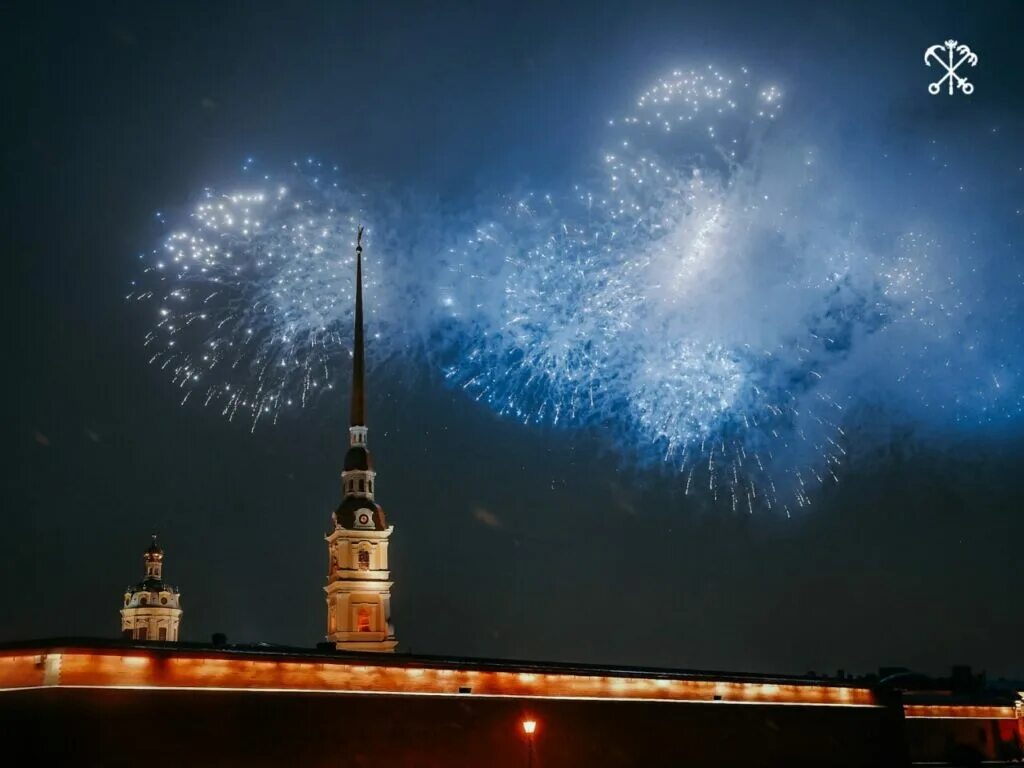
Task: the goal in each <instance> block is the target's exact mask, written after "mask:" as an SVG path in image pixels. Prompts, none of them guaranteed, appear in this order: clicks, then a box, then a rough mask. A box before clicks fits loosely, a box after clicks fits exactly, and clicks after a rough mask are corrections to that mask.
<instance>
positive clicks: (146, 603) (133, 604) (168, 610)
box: [121, 534, 181, 642]
mask: <svg viewBox="0 0 1024 768" xmlns="http://www.w3.org/2000/svg"><path fill="white" fill-rule="evenodd" d="M142 559H143V561H144V562H145V564H146V577H145V578H144V579H143V580H142V581H140V582H139V583H138V584H136V585H135V586H133V587H128V589H126V590H125V593H124V602H123V603H122V607H121V636H122V637H124V638H125V639H127V640H165V641H167V642H177V640H178V629H179V627H180V626H181V595H180V594H179V593H178V590H177V588H176V587H172V586H171V585H170V584H167V583H165V582H164V551H163V550H162V549H160V546H159V545H158V544H157V543H156V535H155V534H154V536H153V541H152V542H151V543H150V545H149V547H147V548H146V551H145V552H144V553H143V555H142Z"/></svg>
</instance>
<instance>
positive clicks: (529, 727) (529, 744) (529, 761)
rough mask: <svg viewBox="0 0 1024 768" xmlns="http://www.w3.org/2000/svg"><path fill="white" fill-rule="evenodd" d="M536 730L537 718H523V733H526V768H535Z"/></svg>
mask: <svg viewBox="0 0 1024 768" xmlns="http://www.w3.org/2000/svg"><path fill="white" fill-rule="evenodd" d="M536 731H537V721H536V720H523V733H525V734H526V768H533V734H534V733H536Z"/></svg>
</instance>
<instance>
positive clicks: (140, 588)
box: [128, 579, 178, 595]
mask: <svg viewBox="0 0 1024 768" xmlns="http://www.w3.org/2000/svg"><path fill="white" fill-rule="evenodd" d="M177 591H178V590H176V589H175V588H174V587H172V586H171V585H170V584H166V583H164V582H163V581H161V580H160V579H146V580H145V581H140V582H139V583H138V584H135V585H134V586H131V587H128V593H129V594H131V595H134V594H135V593H136V592H170V593H172V594H174V593H176V592H177Z"/></svg>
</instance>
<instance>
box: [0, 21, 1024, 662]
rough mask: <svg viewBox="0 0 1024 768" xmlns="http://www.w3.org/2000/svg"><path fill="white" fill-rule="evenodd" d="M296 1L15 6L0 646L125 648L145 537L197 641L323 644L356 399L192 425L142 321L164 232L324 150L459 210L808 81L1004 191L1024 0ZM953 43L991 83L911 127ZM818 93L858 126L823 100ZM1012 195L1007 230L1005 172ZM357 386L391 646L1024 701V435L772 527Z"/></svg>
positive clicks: (188, 635) (8, 129)
mask: <svg viewBox="0 0 1024 768" xmlns="http://www.w3.org/2000/svg"><path fill="white" fill-rule="evenodd" d="M276 5H277V4H270V3H242V2H237V3H230V2H218V3H209V4H206V3H182V2H173V3H172V2H155V3H124V4H116V3H108V4H103V5H102V6H101V5H99V4H97V5H96V6H94V8H93V9H92V10H88V9H86V8H85V6H84V4H83V6H82V7H77V5H76V6H72V4H66V5H62V4H50V3H45V2H37V3H25V4H18V3H2V4H0V27H2V28H3V32H2V33H0V34H2V36H3V45H2V48H3V53H2V54H0V55H2V56H3V57H4V65H3V78H4V88H3V92H4V102H5V108H4V110H3V118H2V120H3V128H2V130H3V135H4V139H3V143H2V151H3V159H4V163H3V166H4V172H3V181H2V183H3V185H4V192H3V202H4V206H3V208H4V226H3V229H2V254H3V258H4V263H5V265H6V271H5V279H4V281H3V300H2V305H0V306H2V310H0V311H2V313H3V326H2V327H3V328H4V329H5V330H6V352H5V354H4V357H3V359H4V366H3V367H4V375H3V377H2V379H0V381H2V386H3V397H2V401H0V402H2V404H3V408H4V410H5V414H4V418H3V424H4V430H5V448H6V452H5V453H6V456H7V458H6V460H5V461H4V463H3V496H2V500H3V511H2V515H3V520H2V528H0V530H2V534H0V615H2V616H3V620H2V622H0V639H3V640H6V639H17V638H26V637H41V636H52V635H98V636H116V635H117V634H118V629H119V623H118V622H119V618H118V613H117V611H118V608H119V606H120V597H121V593H122V590H123V588H124V587H125V586H126V585H127V584H128V583H130V582H133V581H135V580H137V579H138V578H139V577H140V576H141V552H142V549H143V548H144V546H145V545H146V542H147V540H148V535H149V533H150V532H151V531H153V530H158V531H159V532H160V534H161V540H162V542H163V544H164V546H165V548H166V550H167V576H168V577H169V579H170V580H171V581H172V582H173V583H176V584H178V585H180V587H181V589H182V591H183V605H184V607H185V616H184V623H183V630H184V631H183V639H188V640H196V641H200V640H206V639H208V638H209V635H210V634H211V633H212V632H216V631H223V632H226V633H227V634H228V636H229V638H231V639H232V640H237V641H257V640H260V641H266V642H277V643H288V644H295V645H313V644H314V643H316V642H318V641H320V640H321V639H322V635H323V630H324V623H325V607H324V600H323V593H322V589H321V588H322V585H323V583H324V573H325V547H324V544H323V540H322V535H323V532H324V530H325V528H326V525H327V522H328V518H329V514H330V511H331V509H332V508H333V506H334V504H336V502H337V499H338V495H339V483H338V480H337V475H338V472H339V471H340V462H341V457H342V454H343V450H344V445H345V440H346V435H345V426H346V424H345V414H346V407H345V402H344V400H343V398H342V397H341V391H346V390H347V388H346V387H344V386H342V387H341V391H339V390H336V391H335V394H336V395H337V397H336V399H333V400H332V399H330V398H324V399H322V400H320V401H319V402H318V403H317V404H316V406H315V407H313V408H311V409H308V410H306V411H304V412H302V413H301V414H299V415H297V416H295V417H291V418H286V419H282V420H281V422H280V423H279V424H278V425H277V426H276V427H274V428H270V429H263V430H260V431H258V432H257V433H256V434H254V435H252V434H250V433H249V430H248V428H247V427H246V425H244V424H237V423H228V422H226V421H225V420H223V419H221V418H220V417H219V416H218V415H216V414H215V413H213V412H210V411H203V410H202V409H199V408H182V407H179V405H178V400H179V396H178V394H177V393H176V391H175V390H174V388H173V387H172V385H171V384H170V383H169V382H168V381H167V380H166V378H165V377H164V376H162V375H161V374H160V372H159V371H157V370H155V369H154V368H153V367H150V366H147V365H146V364H145V361H146V354H145V353H144V351H143V349H142V346H141V340H142V336H143V334H144V333H145V329H146V320H145V319H144V318H142V317H140V316H139V314H138V313H136V312H134V311H133V310H132V309H131V308H129V307H126V306H125V303H124V301H123V297H124V294H125V293H126V290H127V288H126V286H127V285H128V281H129V280H131V279H132V278H133V277H134V276H135V272H134V271H135V270H136V269H137V262H136V254H137V253H138V252H139V251H140V250H144V249H146V248H147V247H149V246H150V245H151V241H152V238H153V233H152V227H151V225H152V220H153V213H154V211H156V210H158V209H160V208H161V207H162V206H167V205H172V206H183V205H185V204H186V203H187V202H188V200H189V199H190V198H191V196H192V195H193V194H194V193H195V192H196V190H197V189H199V188H201V187H202V185H203V184H205V183H206V181H207V180H208V179H210V178H216V177H218V176H219V175H223V174H226V173H228V172H230V171H233V170H234V169H236V168H237V166H238V164H239V161H240V159H241V158H244V157H245V156H247V155H248V154H250V153H256V154H258V155H259V156H260V157H261V158H264V159H268V160H271V161H287V160H290V159H291V158H292V157H294V156H297V155H298V156H302V155H304V154H305V153H307V152H315V153H317V154H319V155H322V156H325V157H329V158H331V159H332V160H336V161H337V162H340V163H343V164H344V165H345V167H346V168H347V169H348V170H349V171H350V172H351V173H352V174H354V175H355V176H356V177H358V178H366V179H374V180H375V181H376V182H377V183H383V184H386V185H388V186H390V187H393V188H397V189H402V190H409V191H411V192H413V193H415V194H417V195H421V196H425V197H435V198H436V199H437V200H438V201H440V204H441V205H443V206H445V207H447V208H450V209H458V208H459V206H461V205H463V204H468V201H472V200H474V199H476V198H477V197H478V196H479V195H480V194H482V193H483V192H484V191H486V190H488V189H492V188H495V187H505V186H511V185H513V184H515V183H518V182H519V181H521V180H522V179H523V178H527V179H529V180H530V181H531V182H536V183H551V184H561V183H564V182H566V180H571V178H572V176H573V174H574V173H576V172H578V170H579V168H578V162H579V160H578V158H579V156H580V154H579V153H578V152H577V151H576V149H577V148H578V146H579V145H581V144H585V143H588V142H589V138H590V137H591V136H592V134H593V132H594V130H595V126H599V125H600V121H597V120H595V119H594V117H595V115H596V116H602V115H606V114H608V113H609V112H610V111H611V110H612V109H613V108H614V106H615V105H616V104H621V103H623V102H625V101H628V100H629V98H630V95H631V94H633V93H635V92H636V90H637V88H638V86H639V85H641V84H643V83H644V82H646V81H647V80H649V79H650V78H651V76H652V75H653V74H656V73H658V72H660V71H662V70H664V69H665V68H666V67H671V66H673V65H675V64H676V63H677V62H679V61H688V60H689V58H688V57H696V58H697V59H698V60H704V59H706V58H707V57H708V56H714V57H717V58H718V59H719V60H722V59H726V58H729V59H738V60H745V61H753V62H756V63H759V64H761V65H763V66H768V67H770V68H771V69H772V70H773V71H776V72H782V73H786V74H788V75H789V77H790V79H791V80H799V81H800V85H801V97H800V98H801V103H802V104H803V108H804V109H805V110H806V111H807V112H808V113H809V114H812V115H813V114H820V115H821V116H822V119H823V120H828V121H831V122H833V123H836V124H838V125H839V126H840V128H839V129H838V131H837V132H838V133H839V134H840V135H848V139H849V146H851V147H857V146H860V145H861V144H860V143H861V142H863V141H866V139H864V138H863V136H862V135H861V134H860V132H859V127H858V126H859V122H858V121H859V120H860V119H862V118H863V119H865V120H866V119H867V118H866V117H865V115H870V116H871V117H872V118H873V119H875V121H876V123H881V124H883V125H886V126H887V130H889V131H890V132H891V134H892V135H891V136H890V137H889V138H890V140H891V141H892V142H893V143H895V144H900V143H901V142H902V143H906V144H912V143H914V142H917V141H923V138H922V137H924V136H928V135H939V136H941V137H943V138H944V139H945V140H946V141H947V145H948V146H950V147H951V148H952V149H951V151H953V152H956V151H957V148H958V147H962V148H963V149H964V151H967V150H968V149H970V150H971V151H974V152H977V153H978V155H977V159H978V162H977V163H976V164H975V165H974V166H973V167H974V168H975V169H976V172H977V173H978V174H979V175H981V176H982V177H983V178H984V174H985V173H986V171H985V169H986V168H989V167H995V166H998V165H999V164H1000V162H1002V160H1000V159H999V158H998V157H997V156H996V154H995V150H994V149H993V150H992V152H991V153H988V154H986V143H985V139H984V137H985V136H986V135H987V133H986V132H987V131H989V128H990V126H991V125H993V124H994V122H997V123H998V124H999V125H1000V126H1001V128H1002V132H1003V138H1004V139H1006V134H1009V135H1010V137H1011V138H1010V139H1008V141H1009V142H1010V145H1013V144H1016V145H1020V144H1022V142H1021V141H1020V140H1019V136H1020V132H1019V131H1020V125H1021V112H1022V107H1021V101H1020V94H1021V93H1024V82H1022V79H1024V78H1022V71H1024V68H1022V67H1021V66H1020V63H1019V41H1017V40H1014V39H1013V35H1014V34H1015V33H1019V31H1020V29H1022V28H1024V5H1021V4H1019V3H1010V2H1007V3H998V2H988V3H978V2H962V3H934V2H928V3H925V2H921V3H900V4H893V3H856V4H838V3H836V4H829V3H820V2H814V3H810V2H809V3H799V2H776V3H763V2H750V3H745V2H744V3H738V2H707V3H703V2H699V3H698V2H693V3H690V2H682V1H677V2H663V3H647V2H640V3H619V4H616V3H603V2H585V3H578V4H573V3H561V4H551V3H546V4H541V3H538V4H532V3H525V4H523V3H516V4H511V3H510V4H507V5H505V6H502V5H500V4H491V5H486V6H485V5H484V4H475V3H459V4H454V3H447V4H436V3H423V4H403V3H340V2H339V3H324V4H323V5H317V4H305V3H295V4H288V5H287V7H286V6H285V5H284V4H281V5H279V6H277V7H275V6H276ZM892 6H900V8H899V10H893V9H892ZM830 7H831V9H830ZM840 8H846V9H847V10H842V11H841V10H839V9H840ZM950 35H956V36H959V37H960V38H961V39H963V40H970V41H971V44H972V47H973V48H974V49H975V50H976V51H978V52H979V53H980V54H982V55H984V56H985V60H984V63H985V66H984V67H979V69H978V77H977V80H978V81H979V82H981V81H984V83H985V86H984V91H983V90H982V88H981V87H980V86H979V92H978V93H977V94H976V96H975V99H974V101H973V102H971V110H970V111H969V112H967V111H961V112H960V113H958V114H957V115H956V116H952V117H951V116H950V115H949V114H945V113H941V112H939V111H938V108H937V107H935V105H933V104H930V103H929V104H926V105H923V106H920V105H918V103H917V102H913V101H912V100H907V101H903V102H901V101H900V99H901V93H902V92H901V90H900V89H901V88H904V87H906V88H917V87H918V86H919V85H920V83H919V82H918V81H920V80H921V79H922V78H924V77H926V75H927V74H928V73H927V72H926V71H925V70H924V69H923V68H922V67H921V65H920V54H921V51H922V50H923V48H924V47H925V46H926V45H928V44H930V43H932V42H935V41H940V40H944V39H945V38H946V37H948V36H950ZM894 82H895V84H894ZM908 84H909V85H908ZM836 92H839V93H845V95H846V96H845V98H844V100H843V101H844V104H845V105H846V107H845V109H846V110H847V112H846V113H845V114H844V115H840V116H837V115H832V114H830V113H829V107H828V106H826V105H825V102H824V101H821V100H819V99H823V98H824V95H825V94H832V95H833V96H834V95H835V93H836ZM915 93H916V92H915ZM1013 137H1017V138H1016V140H1015V141H1014V138H1013ZM1018 149H1019V146H1018ZM1004 159H1005V158H1004ZM1005 161H1006V163H1007V164H1010V165H1014V164H1015V165H1020V157H1019V152H1018V156H1017V157H1015V158H1010V159H1005ZM878 173H879V176H880V177H884V170H879V171H878ZM1001 179H1002V177H1001V176H1000V177H999V178H996V177H995V176H993V180H992V185H991V186H992V188H993V189H996V190H997V191H998V194H1005V195H1010V194H1014V195H1016V196H1017V200H1018V202H1017V203H1016V205H1017V207H1020V200H1021V199H1022V198H1021V196H1020V195H1021V186H1020V182H1019V179H1018V181H1017V182H1016V186H1015V187H1013V186H1007V185H1004V184H1003V181H1002V180H1001ZM1004 186H1005V191H1003V190H1004ZM1017 227H1018V230H1019V224H1018V225H1017ZM369 300H370V301H372V296H371V297H369ZM369 381H370V390H371V393H370V397H369V409H370V427H371V431H370V438H371V444H372V447H373V450H374V456H375V460H376V464H377V469H378V471H379V473H380V475H379V489H378V490H379V492H378V498H379V500H380V501H381V502H382V503H383V505H384V506H385V508H386V509H387V510H388V513H389V516H390V520H391V522H393V523H394V524H395V526H396V531H395V535H394V538H393V544H392V558H393V573H394V576H395V579H396V588H395V592H394V618H395V624H396V627H397V631H398V637H399V639H400V641H401V643H402V647H403V649H404V650H408V651H413V652H422V653H436V654H457V655H484V656H494V657H521V658H537V659H552V660H577V661H594V662H598V661H602V662H620V663H629V664H637V665H643V664H657V665H669V666H679V667H696V668H700V667H704V668H719V669H736V670H755V671H788V672H803V671H807V670H812V669H813V670H818V671H824V670H835V669H837V668H844V669H846V670H853V671H865V672H866V671H871V670H874V669H875V668H876V667H878V666H879V665H894V664H901V665H907V666H911V667H914V668H918V669H921V670H924V671H930V672H939V671H942V670H944V669H946V668H947V667H948V665H950V664H953V663H970V664H973V665H974V666H975V667H977V668H984V669H987V670H988V672H989V674H990V675H994V676H997V675H1000V674H1003V675H1011V676H1013V675H1015V676H1024V656H1022V655H1021V653H1020V647H1021V637H1022V636H1024V613H1022V612H1021V610H1020V608H1021V600H1020V595H1021V558H1020V551H1021V543H1022V541H1024V515H1022V514H1021V512H1022V510H1024V492H1022V490H1021V482H1020V470H1021V467H1022V466H1024V462H1022V446H1024V443H1022V439H1021V436H1020V433H1019V431H1017V430H1015V429H1013V428H1005V429H1000V430H980V429H979V430H976V431H973V432H968V433H964V434H958V435H956V436H954V437H952V438H951V441H952V442H951V444H952V446H953V448H952V449H950V448H948V447H943V449H942V450H939V449H937V448H934V447H933V446H932V445H931V444H930V442H929V440H927V439H923V438H921V437H920V436H918V435H917V434H916V433H915V429H914V426H913V424H909V425H907V426H906V427H900V428H894V429H893V430H892V432H891V435H890V436H889V437H886V438H884V439H880V440H874V441H872V444H871V446H870V448H867V449H865V450H864V451H861V452H859V453H857V454H856V456H855V457H854V458H852V459H851V461H850V463H849V465H848V466H847V467H845V468H844V476H843V480H842V482H841V483H840V484H839V485H838V486H828V487H826V488H824V489H823V490H821V491H817V492H816V495H815V499H814V506H813V510H812V512H810V513H808V514H805V515H801V516H798V517H797V518H795V519H793V520H788V521H787V520H782V519H779V518H778V517H777V516H771V515H761V516H753V517H751V516H748V515H746V514H737V513H732V512H730V511H728V510H727V509H719V508H713V507H711V506H710V505H708V504H705V503H703V502H701V501H700V500H699V499H693V498H692V497H686V498H684V497H683V495H682V494H681V493H680V489H679V481H678V478H675V477H672V476H671V475H670V474H667V473H659V472H656V471H649V470H639V469H636V468H634V467H632V466H631V465H630V463H629V462H624V461H620V460H619V459H618V458H617V457H616V455H615V452H614V451H610V450H608V448H607V446H606V445H604V444H603V443H602V440H601V437H600V435H597V436H594V435H589V434H585V433H571V432H563V431H554V430H545V429H542V428H536V427H524V426H521V425H519V424H517V423H515V422H509V421H504V420H502V419H500V418H498V417H497V416H495V415H494V414H493V413H491V412H490V411H488V410H487V409H486V408H484V407H483V406H481V405H479V404H477V403H475V402H472V401H471V400H469V399H468V398H466V397H464V396H463V395H461V394H460V393H458V392H453V391H450V390H449V389H447V388H445V387H444V386H443V385H442V384H441V383H439V382H438V381H437V380H436V377H432V376H431V375H429V374H423V373H422V372H420V373H417V372H411V371H408V370H402V369H401V368H394V367H393V368H388V369H384V370H376V371H375V370H371V371H370V373H369ZM340 383H341V384H344V382H340Z"/></svg>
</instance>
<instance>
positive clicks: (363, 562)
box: [359, 549, 370, 571]
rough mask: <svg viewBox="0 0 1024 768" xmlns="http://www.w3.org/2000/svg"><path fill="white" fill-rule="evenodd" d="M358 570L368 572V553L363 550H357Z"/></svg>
mask: <svg viewBox="0 0 1024 768" xmlns="http://www.w3.org/2000/svg"><path fill="white" fill-rule="evenodd" d="M359 570H360V571H368V570H370V553H369V552H367V551H366V550H365V549H361V550H359Z"/></svg>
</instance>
